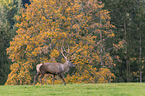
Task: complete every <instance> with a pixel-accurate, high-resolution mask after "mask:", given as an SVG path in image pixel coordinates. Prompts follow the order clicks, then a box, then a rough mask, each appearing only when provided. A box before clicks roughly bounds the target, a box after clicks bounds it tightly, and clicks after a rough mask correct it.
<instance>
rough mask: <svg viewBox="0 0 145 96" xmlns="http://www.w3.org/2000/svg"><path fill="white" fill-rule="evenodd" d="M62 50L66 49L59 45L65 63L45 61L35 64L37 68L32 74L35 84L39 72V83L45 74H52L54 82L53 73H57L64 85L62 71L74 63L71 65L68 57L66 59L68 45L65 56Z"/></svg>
mask: <svg viewBox="0 0 145 96" xmlns="http://www.w3.org/2000/svg"><path fill="white" fill-rule="evenodd" d="M63 51H66V50H65V49H64V47H63V49H62V47H61V54H62V55H63V57H64V58H65V63H64V64H63V63H49V62H45V63H42V64H38V65H37V66H36V70H37V74H36V75H35V76H34V85H35V81H36V78H37V77H38V76H39V75H40V74H41V76H40V81H41V85H42V78H43V76H44V75H45V74H52V76H53V84H54V77H55V75H58V76H59V77H60V78H61V79H62V81H63V83H64V85H66V83H65V80H64V77H63V73H65V72H67V71H68V70H69V68H71V67H75V65H73V64H72V63H71V62H70V61H69V59H67V56H68V54H69V46H68V52H67V53H68V54H67V56H65V55H64V53H63Z"/></svg>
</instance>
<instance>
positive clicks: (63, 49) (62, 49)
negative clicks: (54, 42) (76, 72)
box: [61, 44, 70, 60]
mask: <svg viewBox="0 0 145 96" xmlns="http://www.w3.org/2000/svg"><path fill="white" fill-rule="evenodd" d="M62 47H63V48H62ZM63 51H65V52H66V53H68V54H67V56H65V55H64V53H63ZM69 51H70V49H69V45H68V51H66V50H65V48H64V46H63V44H62V46H61V54H62V55H63V57H64V58H65V59H66V60H67V57H68V55H69Z"/></svg>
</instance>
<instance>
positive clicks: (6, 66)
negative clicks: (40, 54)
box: [0, 0, 18, 84]
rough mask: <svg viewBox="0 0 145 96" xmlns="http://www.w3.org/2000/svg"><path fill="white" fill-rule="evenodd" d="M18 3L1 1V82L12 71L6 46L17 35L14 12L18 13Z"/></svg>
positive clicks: (2, 82) (7, 0)
mask: <svg viewBox="0 0 145 96" xmlns="http://www.w3.org/2000/svg"><path fill="white" fill-rule="evenodd" d="M17 7H18V3H17V2H16V1H15V0H12V1H11V0H1V2H0V81H1V82H0V84H4V83H5V82H6V80H7V77H8V76H7V75H8V74H9V73H10V64H11V61H10V59H9V58H8V55H7V54H6V48H8V47H9V42H10V40H11V39H12V37H14V35H15V32H14V31H15V28H14V27H13V25H14V23H15V21H14V19H13V18H14V14H16V13H17V10H18V9H17Z"/></svg>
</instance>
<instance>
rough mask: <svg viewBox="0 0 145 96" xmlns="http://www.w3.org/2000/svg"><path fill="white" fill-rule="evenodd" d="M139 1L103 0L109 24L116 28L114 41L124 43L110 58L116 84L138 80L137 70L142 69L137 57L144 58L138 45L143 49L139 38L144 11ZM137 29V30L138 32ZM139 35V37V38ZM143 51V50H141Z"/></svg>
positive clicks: (142, 35) (141, 33)
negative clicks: (108, 16) (111, 58)
mask: <svg viewBox="0 0 145 96" xmlns="http://www.w3.org/2000/svg"><path fill="white" fill-rule="evenodd" d="M139 1H140V0H111V1H107V0H103V2H104V3H105V7H104V8H105V9H108V10H110V11H111V13H110V14H111V24H114V25H115V26H116V33H115V36H116V37H115V40H114V42H116V41H117V42H118V40H124V41H125V45H124V46H125V47H124V49H120V50H118V52H114V51H112V50H111V51H112V53H111V56H113V57H115V56H117V57H119V58H114V61H115V62H116V65H117V66H116V67H114V68H115V70H116V71H114V73H115V75H116V81H117V82H130V81H138V80H139V75H140V74H139V70H141V69H142V68H143V65H142V66H140V61H141V62H142V63H143V61H142V60H141V59H139V57H142V58H143V57H144V52H141V53H142V55H141V56H140V45H141V46H142V47H143V45H144V44H143V42H144V40H143V39H142V40H143V42H142V44H140V37H144V32H142V30H144V29H142V28H144V27H143V25H141V24H142V22H144V19H143V18H144V11H143V10H142V9H143V8H144V7H143V2H141V1H140V2H139ZM138 29H139V30H138ZM140 35H141V36H140ZM142 51H143V50H142Z"/></svg>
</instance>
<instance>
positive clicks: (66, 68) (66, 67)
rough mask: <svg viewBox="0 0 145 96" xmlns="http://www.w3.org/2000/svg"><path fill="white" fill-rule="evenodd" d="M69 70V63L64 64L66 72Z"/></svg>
mask: <svg viewBox="0 0 145 96" xmlns="http://www.w3.org/2000/svg"><path fill="white" fill-rule="evenodd" d="M68 70H69V65H68V61H66V62H65V63H64V71H65V72H67V71H68Z"/></svg>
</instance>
